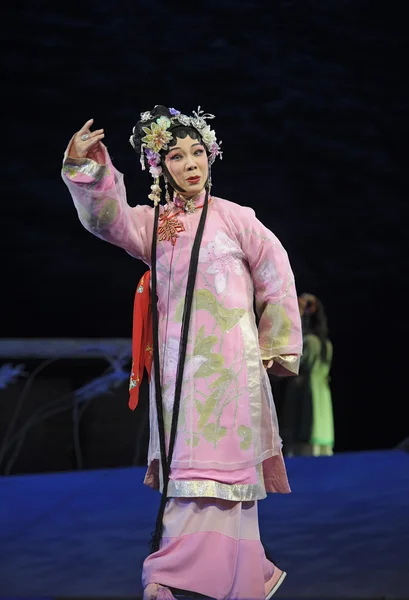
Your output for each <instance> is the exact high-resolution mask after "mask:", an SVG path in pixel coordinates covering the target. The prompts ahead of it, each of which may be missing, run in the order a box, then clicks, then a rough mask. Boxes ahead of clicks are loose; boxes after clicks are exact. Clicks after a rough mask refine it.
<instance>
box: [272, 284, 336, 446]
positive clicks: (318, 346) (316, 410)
mask: <svg viewBox="0 0 409 600" xmlns="http://www.w3.org/2000/svg"><path fill="white" fill-rule="evenodd" d="M299 307H300V314H301V317H302V328H303V335H304V351H303V356H302V359H301V364H300V374H299V376H298V377H294V378H292V379H291V380H288V382H287V385H286V393H285V401H284V408H283V414H282V432H283V439H284V451H285V454H286V455H288V456H295V455H302V456H331V455H332V453H333V447H334V419H333V414H332V399H331V390H330V387H329V372H330V369H331V363H332V344H331V342H330V340H329V339H328V327H327V317H326V315H325V311H324V307H323V306H322V303H321V301H320V300H319V299H318V298H317V297H316V296H314V295H312V294H301V296H300V297H299Z"/></svg>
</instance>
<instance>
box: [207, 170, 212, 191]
mask: <svg viewBox="0 0 409 600" xmlns="http://www.w3.org/2000/svg"><path fill="white" fill-rule="evenodd" d="M207 187H208V189H209V193H210V191H211V189H212V172H211V170H210V168H209V175H208V176H207Z"/></svg>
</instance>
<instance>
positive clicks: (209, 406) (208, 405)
mask: <svg viewBox="0 0 409 600" xmlns="http://www.w3.org/2000/svg"><path fill="white" fill-rule="evenodd" d="M220 396H221V390H220V389H219V390H215V391H214V392H213V393H212V394H210V396H208V398H206V401H205V403H204V404H202V403H201V402H200V400H196V401H195V404H196V410H197V412H198V413H199V415H200V417H199V422H198V424H197V426H198V428H199V429H203V427H204V426H205V425H206V423H207V422H208V420H209V419H210V417H211V416H212V414H213V411H214V409H215V408H216V406H217V405H218V403H219V400H220Z"/></svg>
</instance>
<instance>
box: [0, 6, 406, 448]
mask: <svg viewBox="0 0 409 600" xmlns="http://www.w3.org/2000/svg"><path fill="white" fill-rule="evenodd" d="M404 9H405V3H404V2H393V1H392V2H388V3H386V2H369V1H367V2H365V1H363V0H355V1H349V0H344V1H342V2H340V1H339V0H321V1H313V0H298V1H294V2H285V1H277V2H275V1H273V0H270V1H269V2H256V1H255V2H241V1H238V0H236V1H234V2H231V1H220V0H219V1H218V2H214V1H212V0H208V1H207V2H206V3H193V4H191V5H190V7H185V3H184V2H183V3H182V2H175V1H173V2H159V1H157V0H156V1H155V0H149V1H139V2H129V3H127V2H123V1H116V2H114V1H107V0H100V1H99V2H96V1H94V0H91V1H88V2H84V3H74V4H72V3H57V2H41V1H40V2H34V3H29V2H13V4H12V5H11V4H10V5H9V6H8V7H6V8H5V9H3V22H2V37H3V41H5V51H4V52H3V57H2V62H3V65H4V70H5V73H4V75H3V77H2V83H3V85H2V96H3V102H4V101H5V103H6V108H5V109H3V110H4V113H3V117H4V121H5V122H4V125H3V131H4V136H3V160H2V181H3V186H2V188H3V189H2V219H1V223H2V225H1V229H2V235H1V240H0V244H1V250H2V272H3V273H2V293H1V303H2V305H1V315H2V322H1V332H0V335H1V336H2V337H3V338H5V337H23V338H34V337H77V336H78V337H95V338H107V337H130V334H131V318H132V304H133V295H134V291H135V287H136V284H137V281H138V278H139V276H140V275H141V274H142V272H143V271H144V265H142V264H140V263H138V262H137V261H135V260H134V259H132V258H131V257H130V256H128V255H127V254H126V253H125V252H124V251H122V250H120V249H118V248H115V247H113V246H110V245H108V244H107V243H104V242H102V241H100V240H98V239H96V238H93V237H92V236H91V235H90V234H89V233H87V232H86V231H85V230H84V229H83V228H82V227H81V225H80V223H79V221H78V219H77V215H76V212H75V210H74V208H73V206H72V202H71V200H70V196H69V194H68V191H67V190H66V188H65V186H64V184H63V182H62V180H61V179H60V174H59V171H60V166H61V160H62V154H63V151H64V148H65V146H66V144H67V143H68V140H69V139H70V137H71V135H72V134H73V133H74V132H75V131H76V130H77V129H79V127H80V126H81V125H82V124H83V122H85V121H86V120H87V119H89V118H91V117H93V118H94V119H95V126H96V127H98V128H99V127H104V128H105V131H106V143H107V145H108V147H109V150H110V153H111V156H112V157H113V161H114V163H115V165H116V167H117V168H118V169H119V170H120V171H122V172H123V173H124V174H125V180H126V184H127V189H128V200H129V203H130V204H131V205H135V204H137V203H145V202H148V200H147V194H148V193H149V185H150V183H151V182H150V180H149V176H148V175H147V174H145V173H142V172H141V171H140V168H139V164H138V160H137V157H136V155H135V154H134V153H133V151H132V148H131V147H130V145H129V144H128V138H129V135H130V131H131V129H132V126H133V125H134V123H135V122H136V121H137V120H138V118H139V113H140V112H141V111H145V110H149V109H150V108H152V107H153V106H154V105H155V104H165V105H167V106H172V107H175V108H178V109H180V110H182V112H185V113H188V114H190V113H191V111H192V110H193V109H196V108H197V106H198V105H200V106H201V107H202V108H203V109H204V110H205V111H206V112H212V113H214V114H215V115H216V116H217V119H216V120H215V121H214V127H215V129H216V132H217V137H218V139H222V140H223V149H224V158H223V161H222V162H219V161H217V164H216V165H215V167H214V169H213V182H214V188H213V191H214V193H215V194H216V195H218V196H221V197H224V198H227V199H229V200H232V201H234V202H237V203H240V204H245V205H248V206H251V207H253V208H254V209H255V210H256V213H257V215H258V217H259V218H260V220H262V221H263V222H264V223H265V224H266V225H267V226H268V227H269V228H270V229H272V230H273V231H274V232H275V233H276V235H277V236H278V237H279V238H280V239H281V241H282V242H283V244H284V246H285V247H286V249H287V250H288V253H289V255H290V258H291V262H292V266H293V270H294V272H295V275H296V281H297V287H298V290H299V292H303V291H308V292H311V293H314V294H317V295H318V296H319V297H320V298H321V300H322V301H323V303H324V305H325V307H326V310H327V314H328V319H329V326H330V334H331V339H332V341H333V344H334V352H335V354H334V365H333V371H332V390H333V399H334V410H335V419H336V450H337V451H345V450H362V449H374V448H390V447H393V446H395V445H396V444H397V443H398V442H400V441H401V440H402V439H403V438H404V437H405V436H407V435H408V434H409V423H408V420H407V417H406V413H407V407H406V406H405V405H406V404H407V388H406V377H405V373H406V370H407V364H406V344H404V342H406V340H407V336H408V321H407V317H406V290H407V285H408V275H407V271H408V258H407V256H408V255H407V247H406V239H407V237H408V233H407V213H408V211H407V207H406V205H407V189H406V188H407V186H406V180H407V148H406V146H407V139H408V136H407V133H408V91H407V62H406V61H407V58H406V57H407V53H408V50H409V43H408V35H407V21H406V17H405V16H404V15H405V10H404ZM4 140H6V141H5V143H4ZM3 401H4V400H3ZM120 412H121V415H122V417H121V418H122V419H123V420H126V419H127V418H128V415H127V412H126V411H124V410H123V409H122V408H121V411H120ZM92 414H93V416H94V418H95V419H97V418H98V416H97V415H98V411H96V410H95V409H94V412H93V413H92ZM101 418H102V417H101ZM107 418H108V417H107ZM123 422H124V423H125V421H123ZM101 426H102V425H101ZM124 426H125V427H126V425H124ZM104 427H106V422H105V425H104ZM120 438H121V427H120V426H119V425H118V422H116V423H115V427H114V426H112V429H111V431H110V433H109V436H107V439H108V440H109V442H107V443H108V444H112V447H114V446H116V445H118V444H120V443H121V439H120Z"/></svg>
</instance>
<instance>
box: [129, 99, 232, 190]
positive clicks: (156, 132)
mask: <svg viewBox="0 0 409 600" xmlns="http://www.w3.org/2000/svg"><path fill="white" fill-rule="evenodd" d="M168 111H169V115H170V117H167V116H164V115H161V116H158V117H157V118H156V120H155V116H154V115H153V114H152V113H151V112H150V111H146V112H143V113H141V120H140V123H138V124H137V125H135V127H134V128H133V131H132V135H131V137H130V138H129V141H130V143H131V145H132V147H133V148H134V150H136V151H138V152H140V155H141V159H140V161H141V167H142V170H143V171H144V170H145V168H146V166H145V165H146V163H147V164H148V165H149V172H150V174H151V175H152V177H154V178H155V180H158V178H159V177H160V176H161V175H162V174H163V169H162V166H161V159H162V157H161V154H160V153H161V152H162V151H163V150H167V149H168V144H169V142H170V141H171V140H172V137H173V135H172V129H173V128H174V127H176V126H177V125H185V126H186V127H193V128H194V129H196V130H197V132H198V133H199V135H200V137H201V138H202V140H203V143H204V145H205V146H206V148H207V151H208V153H209V164H210V165H212V164H213V163H214V161H215V160H216V157H217V156H219V157H220V159H221V158H222V154H223V153H222V151H221V149H220V146H221V143H222V142H217V140H216V133H215V131H214V130H213V129H210V125H209V124H208V123H207V120H210V119H214V118H215V116H214V115H211V114H206V113H204V112H203V111H202V110H200V106H199V107H198V109H197V111H193V113H192V116H191V117H188V116H186V115H183V114H182V113H181V112H180V111H179V110H176V109H175V108H169V109H168ZM149 121H150V122H151V123H149ZM144 123H146V125H144ZM138 126H139V127H141V128H142V131H143V132H144V133H145V136H144V137H142V138H140V142H141V143H140V147H139V148H138V147H137V146H136V144H135V134H136V133H137V128H138ZM157 184H158V182H157V181H156V185H157Z"/></svg>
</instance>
